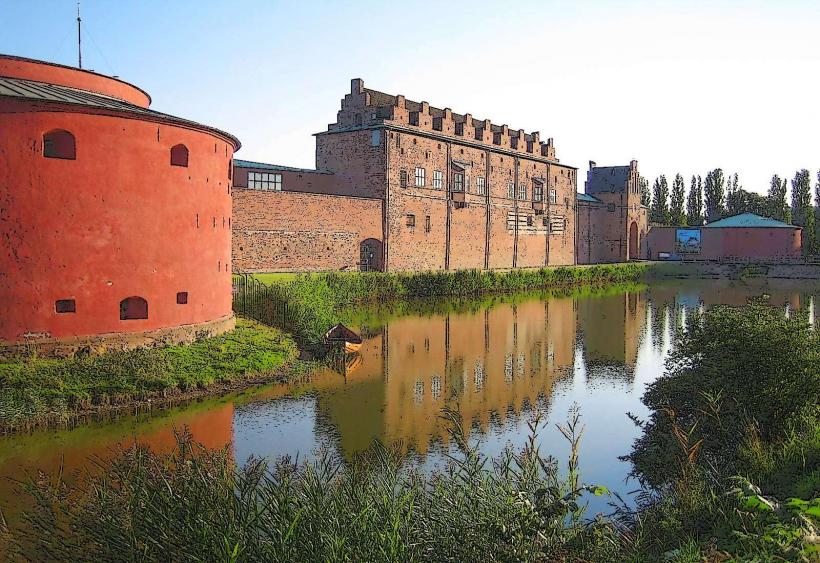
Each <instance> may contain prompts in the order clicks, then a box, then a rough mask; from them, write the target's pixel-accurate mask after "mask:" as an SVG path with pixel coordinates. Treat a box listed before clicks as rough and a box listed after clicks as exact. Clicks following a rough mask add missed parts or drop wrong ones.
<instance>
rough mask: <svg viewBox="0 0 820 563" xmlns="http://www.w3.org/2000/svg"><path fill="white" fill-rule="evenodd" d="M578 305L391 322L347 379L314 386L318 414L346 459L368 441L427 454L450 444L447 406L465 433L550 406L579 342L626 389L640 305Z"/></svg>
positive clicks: (616, 298) (520, 306)
mask: <svg viewBox="0 0 820 563" xmlns="http://www.w3.org/2000/svg"><path fill="white" fill-rule="evenodd" d="M580 303H581V304H580V305H579V300H576V299H573V298H554V299H549V300H546V301H544V300H539V299H532V300H529V301H523V302H519V303H516V304H509V303H502V304H499V305H497V306H494V307H490V308H487V309H484V310H480V311H478V312H466V313H450V314H448V315H442V316H433V317H423V316H414V317H404V318H398V319H395V320H392V321H391V322H390V323H389V324H388V325H387V326H385V327H384V328H383V329H382V331H381V333H380V334H377V335H376V336H374V337H372V338H370V339H368V340H366V341H365V344H364V346H363V349H362V356H363V358H364V361H363V362H362V364H361V366H360V367H359V368H358V369H357V370H356V371H354V372H353V373H350V374H348V376H347V377H346V379H344V380H342V379H341V377H340V376H334V375H333V374H330V373H325V374H323V375H321V376H319V377H317V378H316V381H315V382H314V385H318V386H319V387H321V388H323V389H324V390H323V391H320V392H319V404H320V410H321V411H322V412H323V413H324V415H325V417H326V418H327V421H328V422H330V423H332V424H333V425H334V426H335V427H336V428H337V430H338V433H337V435H338V437H339V440H340V442H341V444H340V445H341V448H342V450H343V451H344V452H345V453H346V454H347V455H349V454H351V453H353V452H356V451H360V450H362V449H364V448H366V447H367V446H368V445H369V444H370V443H371V441H372V440H373V439H374V438H375V439H379V440H381V441H384V442H387V443H393V442H397V441H401V442H402V443H404V444H405V446H406V447H412V448H414V449H415V450H417V451H419V452H421V453H424V452H426V450H427V448H428V447H429V444H430V442H431V441H434V440H441V441H444V442H446V441H447V439H448V434H447V426H446V423H445V422H444V421H443V420H442V419H441V411H442V409H443V408H445V407H447V408H450V409H452V410H454V411H456V412H458V413H459V414H460V415H461V417H462V419H463V420H464V423H465V427H467V428H466V429H467V430H468V431H469V430H470V429H471V428H477V429H479V430H480V431H482V432H483V431H486V430H487V429H488V428H489V426H490V424H491V421H495V420H498V421H499V422H501V423H503V422H504V420H505V419H506V418H507V417H510V416H513V417H514V416H518V415H519V414H520V413H521V411H522V409H524V408H526V407H528V406H532V405H535V404H536V403H540V404H542V405H544V404H546V405H547V406H548V405H549V403H550V397H551V395H552V393H553V390H554V386H555V384H556V383H558V382H561V381H569V382H571V380H572V375H573V370H574V363H575V357H576V336H577V334H580V335H581V338H580V340H579V343H580V345H581V350H583V353H584V355H585V356H586V358H587V361H588V362H591V363H593V364H595V365H596V366H606V367H610V368H612V369H613V370H614V371H616V372H618V373H619V377H621V378H624V377H626V378H627V379H629V380H630V381H631V370H628V369H627V370H626V371H627V375H623V373H624V371H625V369H626V368H629V367H632V366H634V364H635V361H636V358H637V350H638V347H639V345H640V338H641V336H640V335H641V334H642V332H643V323H645V321H646V304H645V299H644V297H643V296H642V295H641V294H640V293H634V292H633V293H627V294H620V295H613V296H607V297H601V298H584V299H582V300H580ZM602 308H603V310H605V314H604V315H601V310H602ZM595 311H597V319H596V318H595V317H594V316H593V315H595V314H596V313H595ZM579 327H581V328H582V329H583V330H579ZM342 381H344V383H341V382H342Z"/></svg>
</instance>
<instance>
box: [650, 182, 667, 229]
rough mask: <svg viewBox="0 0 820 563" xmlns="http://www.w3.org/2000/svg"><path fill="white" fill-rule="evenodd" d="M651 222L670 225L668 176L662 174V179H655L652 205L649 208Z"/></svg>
mask: <svg viewBox="0 0 820 563" xmlns="http://www.w3.org/2000/svg"><path fill="white" fill-rule="evenodd" d="M649 220H650V221H652V222H653V223H658V224H660V225H668V224H669V221H670V215H669V185H668V184H667V182H666V176H665V175H663V174H661V176H660V178H655V184H654V185H653V186H652V205H651V207H650V208H649Z"/></svg>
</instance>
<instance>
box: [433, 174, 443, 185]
mask: <svg viewBox="0 0 820 563" xmlns="http://www.w3.org/2000/svg"><path fill="white" fill-rule="evenodd" d="M433 187H434V188H435V189H437V190H440V189H441V187H442V181H441V170H433Z"/></svg>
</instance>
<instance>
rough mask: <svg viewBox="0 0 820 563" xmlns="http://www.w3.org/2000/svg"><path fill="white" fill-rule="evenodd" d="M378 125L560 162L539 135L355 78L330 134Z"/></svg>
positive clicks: (550, 143)
mask: <svg viewBox="0 0 820 563" xmlns="http://www.w3.org/2000/svg"><path fill="white" fill-rule="evenodd" d="M374 125H396V126H405V127H413V128H418V129H419V130H421V131H428V132H430V133H434V134H441V135H444V136H448V137H453V139H454V140H459V139H461V140H464V141H469V142H471V143H475V142H478V143H481V144H485V145H488V147H498V148H500V149H504V150H505V151H515V152H520V153H521V154H522V155H526V154H529V155H533V156H536V157H540V158H546V159H549V160H554V161H556V162H557V158H556V156H555V145H554V143H553V139H552V138H548V139H547V140H546V141H543V140H541V134H540V132H538V131H534V132H532V133H526V132H525V131H524V129H517V130H514V129H510V128H509V126H508V125H506V124H502V125H496V124H493V123H492V122H491V121H490V120H489V119H483V120H481V119H477V118H475V117H473V115H472V114H470V113H464V114H458V113H454V112H453V111H452V110H451V109H450V108H444V109H439V108H436V107H433V106H431V105H430V104H429V103H428V102H425V101H422V102H415V101H413V100H408V99H407V98H406V97H405V96H403V95H401V94H396V95H392V94H385V93H384V92H379V91H377V90H372V89H369V88H365V86H364V82H363V81H362V79H360V78H354V79H353V80H351V81H350V93H349V94H346V95H345V97H344V98H343V99H342V103H341V109H340V110H339V111H338V113H337V115H336V123H331V124H329V125H328V131H337V130H345V129H351V128H357V127H372V126H374Z"/></svg>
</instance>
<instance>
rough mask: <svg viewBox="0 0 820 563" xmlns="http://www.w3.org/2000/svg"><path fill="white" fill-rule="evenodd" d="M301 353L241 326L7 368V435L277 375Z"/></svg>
mask: <svg viewBox="0 0 820 563" xmlns="http://www.w3.org/2000/svg"><path fill="white" fill-rule="evenodd" d="M297 352H298V351H297V348H296V345H295V343H294V342H293V340H292V339H291V338H290V336H288V335H286V334H285V333H283V332H282V331H280V330H278V329H276V328H272V327H268V326H264V325H261V324H258V323H256V322H253V321H248V320H242V319H240V320H238V321H237V327H236V329H235V330H234V331H232V332H230V333H227V334H224V335H221V336H216V337H213V338H207V339H203V340H200V341H197V342H194V343H192V344H188V345H177V346H166V347H162V348H144V349H135V350H128V351H123V352H111V353H108V354H102V355H89V356H85V357H75V358H70V359H45V358H39V357H36V356H32V357H24V358H19V359H17V360H15V361H12V362H7V363H0V431H8V430H13V429H14V428H15V427H17V426H18V425H21V424H29V423H31V422H32V421H36V420H37V419H38V418H39V417H43V416H47V415H48V416H50V417H52V418H53V417H54V416H55V415H57V416H58V417H59V415H60V413H62V414H65V415H70V413H72V412H77V411H82V410H87V409H89V408H99V407H100V406H106V405H119V404H127V403H129V402H133V401H135V400H141V399H145V398H149V397H156V396H159V397H162V396H163V395H167V394H169V393H175V392H179V391H186V390H190V389H194V388H205V387H208V386H209V385H212V384H214V383H224V382H230V381H233V380H237V379H239V378H243V377H247V376H249V375H253V374H260V373H268V372H274V371H276V370H278V369H280V368H282V366H283V365H284V364H285V363H287V362H290V361H292V360H293V359H294V358H295V357H296V355H297Z"/></svg>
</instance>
